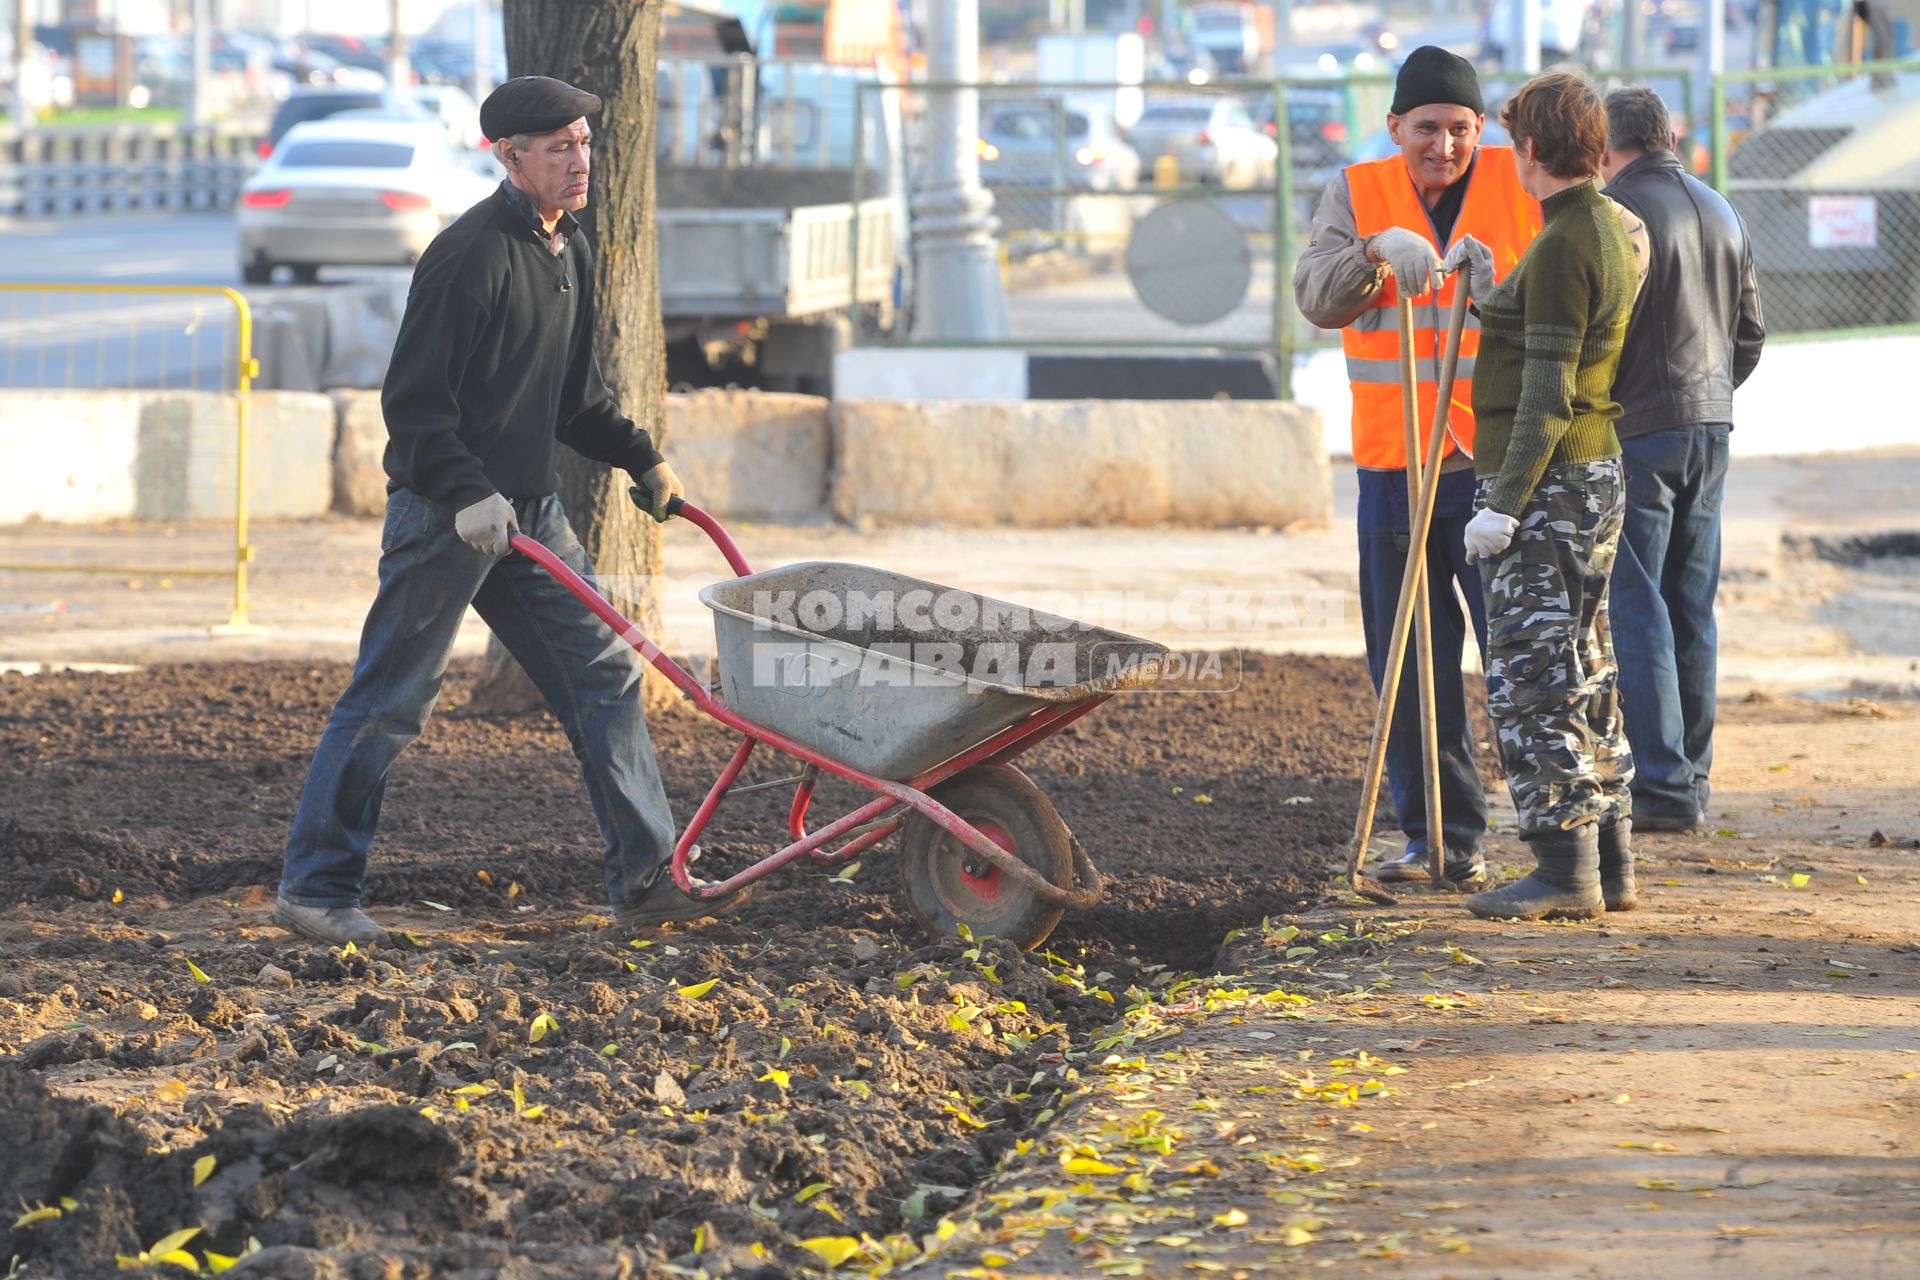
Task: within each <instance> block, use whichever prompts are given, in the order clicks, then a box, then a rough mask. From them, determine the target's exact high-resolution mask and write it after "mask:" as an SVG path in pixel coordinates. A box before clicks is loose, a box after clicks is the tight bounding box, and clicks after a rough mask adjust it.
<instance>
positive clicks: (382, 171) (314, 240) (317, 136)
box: [234, 119, 495, 284]
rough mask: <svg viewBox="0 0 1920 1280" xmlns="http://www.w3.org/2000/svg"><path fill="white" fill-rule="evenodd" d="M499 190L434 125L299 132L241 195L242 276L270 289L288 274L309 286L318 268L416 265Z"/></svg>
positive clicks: (341, 123) (340, 125) (393, 123)
mask: <svg viewBox="0 0 1920 1280" xmlns="http://www.w3.org/2000/svg"><path fill="white" fill-rule="evenodd" d="M494 185H495V184H494V183H493V182H492V181H491V180H490V179H487V178H483V177H481V176H480V175H479V174H476V173H475V172H474V171H473V169H472V168H471V167H470V165H469V164H468V162H467V157H466V156H465V155H463V154H462V153H460V152H458V151H456V150H455V149H454V147H453V145H452V143H450V142H449V141H448V139H447V132H446V130H445V129H444V128H442V127H441V126H440V124H439V123H438V122H437V121H434V120H424V121H419V122H415V121H412V120H382V119H360V120H342V119H332V120H318V121H315V122H313V123H311V124H301V125H295V126H294V127H293V128H292V129H290V130H289V131H288V132H287V136H286V137H285V138H284V139H282V140H281V142H280V145H279V146H277V147H275V148H274V151H273V155H272V156H270V157H269V158H268V159H267V160H266V162H265V163H263V164H262V165H261V166H260V167H259V168H258V169H257V170H255V171H254V174H253V176H252V177H251V178H249V179H247V182H246V185H245V186H244V187H242V188H241V192H240V201H239V204H238V205H237V206H236V208H235V211H234V223H235V228H236V230H237V231H238V232H239V237H240V274H241V276H242V278H244V279H245V280H246V282H247V283H248V284H265V283H267V282H268V281H269V280H271V279H272V278H273V271H274V268H275V267H278V266H286V267H290V268H292V271H293V278H294V279H295V280H296V281H299V282H300V283H302V284H310V283H312V282H313V281H314V280H315V279H316V278H317V277H318V275H319V272H320V268H321V267H345V266H356V267H360V266H411V265H412V264H413V263H414V262H415V261H416V260H418V258H419V257H420V255H421V254H422V253H423V252H425V251H426V247H427V245H428V244H429V243H430V242H431V241H432V240H433V238H434V237H435V236H437V235H439V234H440V231H441V229H442V228H443V227H445V226H446V225H447V224H448V223H449V222H452V221H453V220H454V219H455V218H457V217H459V216H460V215H461V214H462V213H464V212H466V211H467V210H468V209H470V208H472V207H473V206H474V205H475V204H477V203H478V202H479V201H481V200H483V199H485V198H486V197H487V196H488V194H490V193H491V192H492V191H493V188H494Z"/></svg>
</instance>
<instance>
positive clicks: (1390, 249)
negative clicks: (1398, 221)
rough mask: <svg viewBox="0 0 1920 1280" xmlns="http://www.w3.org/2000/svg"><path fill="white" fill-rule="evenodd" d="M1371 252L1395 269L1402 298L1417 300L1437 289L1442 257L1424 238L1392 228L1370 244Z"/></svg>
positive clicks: (1401, 228)
mask: <svg viewBox="0 0 1920 1280" xmlns="http://www.w3.org/2000/svg"><path fill="white" fill-rule="evenodd" d="M1367 252H1368V253H1369V254H1371V255H1372V256H1373V257H1375V258H1378V259H1379V260H1380V261H1382V262H1384V263H1386V264H1387V265H1388V266H1389V267H1391V268H1393V278H1394V280H1395V282H1397V283H1398V284H1399V286H1400V296H1401V297H1403V298H1417V297H1419V296H1420V295H1421V294H1423V293H1428V292H1431V291H1432V289H1433V277H1434V273H1435V272H1437V271H1439V270H1440V255H1439V254H1437V253H1435V252H1434V251H1433V243H1432V242H1431V241H1430V240H1428V239H1427V238H1426V237H1425V236H1423V235H1418V234H1416V233H1414V232H1412V231H1408V230H1407V229H1406V228H1405V227H1388V228H1387V229H1386V230H1385V231H1382V232H1380V233H1378V234H1377V235H1375V236H1374V237H1373V238H1372V239H1371V240H1369V241H1367Z"/></svg>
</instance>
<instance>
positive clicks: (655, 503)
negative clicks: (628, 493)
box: [633, 462, 687, 522]
mask: <svg viewBox="0 0 1920 1280" xmlns="http://www.w3.org/2000/svg"><path fill="white" fill-rule="evenodd" d="M642 490H644V493H643V492H642ZM686 496H687V491H686V489H685V488H684V487H683V486H682V485H681V483H680V477H679V476H677V475H675V474H673V468H672V467H670V466H668V465H667V464H666V463H664V462H656V463H654V464H653V465H652V466H651V467H648V468H647V470H646V473H645V474H644V475H642V476H641V477H640V487H639V488H638V489H636V490H634V492H633V505H635V506H636V507H639V508H640V509H641V510H642V511H644V512H646V513H647V514H648V515H650V516H652V517H653V518H654V519H655V520H659V521H662V522H664V521H665V520H666V518H667V504H668V503H669V502H671V501H673V500H674V499H675V498H684V497H686ZM643 497H644V498H645V501H642V500H641V499H642V498H643Z"/></svg>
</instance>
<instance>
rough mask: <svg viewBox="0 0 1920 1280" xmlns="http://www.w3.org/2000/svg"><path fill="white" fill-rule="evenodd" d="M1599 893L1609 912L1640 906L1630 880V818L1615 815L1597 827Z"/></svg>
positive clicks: (1631, 841)
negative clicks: (1598, 831) (1598, 828)
mask: <svg viewBox="0 0 1920 1280" xmlns="http://www.w3.org/2000/svg"><path fill="white" fill-rule="evenodd" d="M1600 896H1601V897H1603V898H1605V899H1606V901H1607V910H1608V911H1631V910H1633V909H1634V908H1635V907H1637V906H1639V905H1640V899H1639V897H1638V896H1636V894H1635V892H1634V883H1633V819H1632V818H1628V817H1625V816H1622V817H1618V818H1615V819H1614V820H1613V821H1612V822H1609V823H1607V824H1606V825H1605V826H1603V827H1601V828H1600Z"/></svg>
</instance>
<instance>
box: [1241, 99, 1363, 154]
mask: <svg viewBox="0 0 1920 1280" xmlns="http://www.w3.org/2000/svg"><path fill="white" fill-rule="evenodd" d="M1273 115H1274V98H1273V95H1272V94H1268V95H1266V96H1265V97H1264V98H1262V99H1261V100H1260V102H1259V104H1258V105H1257V106H1256V107H1255V108H1254V113H1253V119H1254V123H1255V124H1257V125H1259V126H1260V132H1262V133H1264V134H1266V135H1267V136H1268V137H1269V138H1277V137H1278V136H1279V132H1280V130H1279V124H1278V122H1276V121H1275V120H1274V118H1273ZM1287 149H1288V152H1289V154H1290V156H1291V157H1292V160H1293V167H1294V168H1296V169H1302V170H1317V169H1327V168H1332V167H1334V166H1337V165H1343V164H1345V163H1346V162H1347V105H1346V101H1345V98H1344V97H1343V95H1342V94H1341V92H1340V90H1338V89H1309V88H1303V87H1297V86H1289V87H1288V89H1287Z"/></svg>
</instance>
